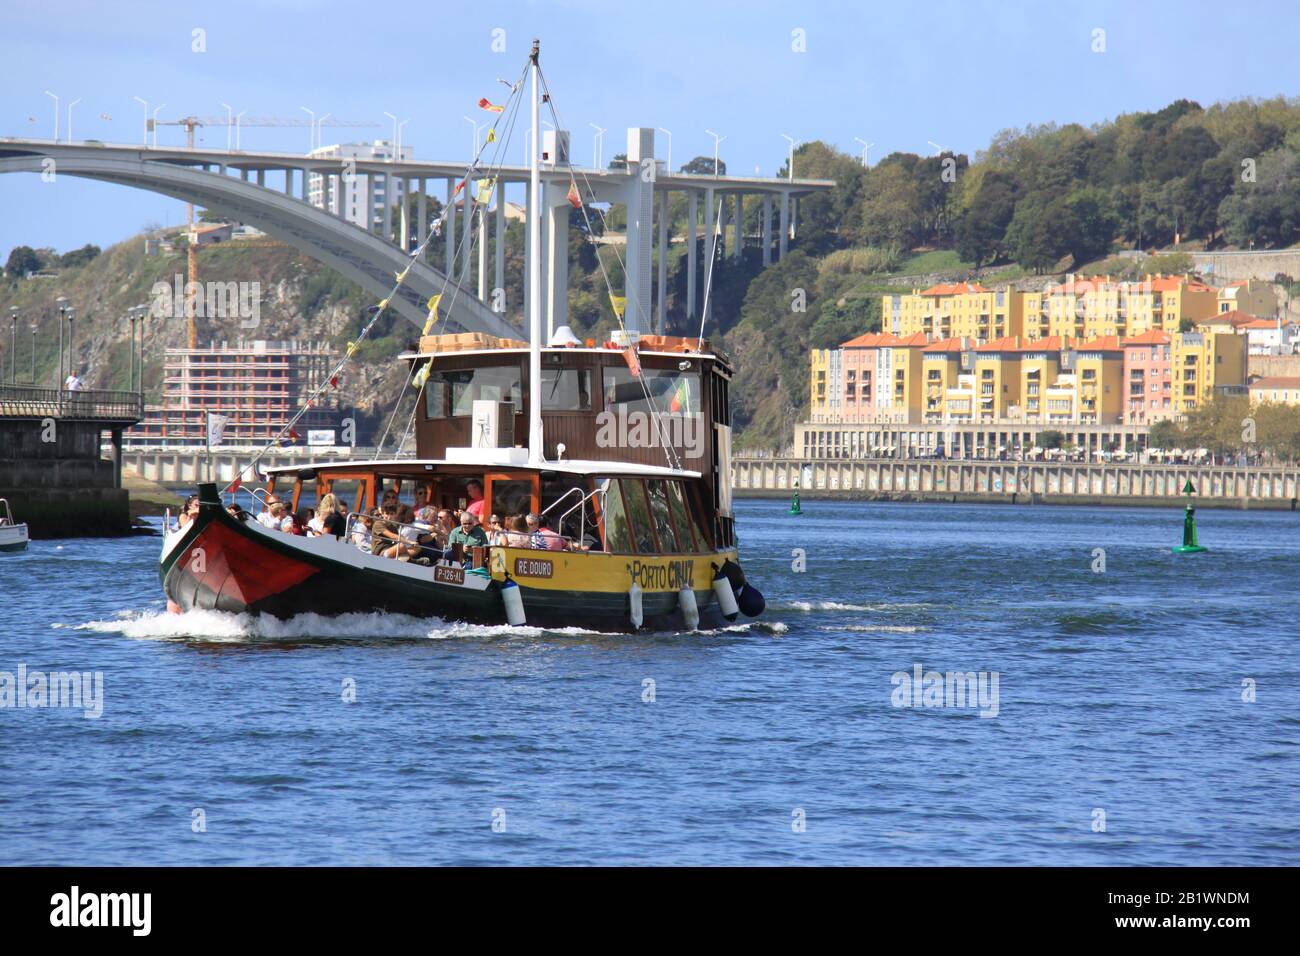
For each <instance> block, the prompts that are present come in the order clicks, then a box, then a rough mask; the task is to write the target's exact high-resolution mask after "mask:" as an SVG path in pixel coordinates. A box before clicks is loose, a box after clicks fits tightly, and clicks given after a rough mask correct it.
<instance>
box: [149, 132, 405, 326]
mask: <svg viewBox="0 0 1300 956" xmlns="http://www.w3.org/2000/svg"><path fill="white" fill-rule="evenodd" d="M378 125H380V124H379V123H362V122H356V123H353V122H348V121H345V120H331V121H330V122H329V123H326V122H325V121H323V120H322V121H320V122H319V123H318V122H317V121H316V120H315V119H310V120H301V119H296V118H295V119H283V118H280V117H275V116H267V117H254V118H252V119H241V118H235V119H227V118H225V117H223V116H183V117H181V118H180V119H175V120H155V119H150V120H149V121H148V123H147V124H146V127H145V129H146V132H147V131H149V130H153V131H154V135H155V138H156V137H157V128H158V127H159V126H183V127H184V128H185V145H186V146H187V147H189V148H190V149H193V148H194V130H195V129H196V128H198V127H200V126H234V127H235V128H236V129H242V128H243V127H245V126H278V127H293V126H310V127H312V128H313V129H316V128H317V127H319V126H334V127H346V128H352V129H357V128H363V127H371V126H378ZM185 236H186V242H185V245H186V254H185V271H186V273H188V274H187V276H186V285H185V289H186V292H185V332H186V346H187V347H188V348H191V349H196V348H198V347H199V327H198V322H197V321H196V315H195V313H196V312H197V311H198V310H197V309H196V308H195V305H194V296H195V295H196V294H197V290H198V281H199V262H198V243H196V242H195V241H194V203H192V202H190V203H186V204H185ZM190 283H194V284H193V285H191V284H190Z"/></svg>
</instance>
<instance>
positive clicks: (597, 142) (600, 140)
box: [587, 123, 606, 169]
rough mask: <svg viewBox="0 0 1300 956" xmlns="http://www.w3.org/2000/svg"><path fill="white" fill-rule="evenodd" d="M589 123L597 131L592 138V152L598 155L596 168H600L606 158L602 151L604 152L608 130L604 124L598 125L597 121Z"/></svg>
mask: <svg viewBox="0 0 1300 956" xmlns="http://www.w3.org/2000/svg"><path fill="white" fill-rule="evenodd" d="M587 125H588V126H590V127H591V128H592V129H594V130H595V131H596V135H595V136H593V137H592V138H591V152H592V155H593V156H595V157H596V168H597V169H600V167H601V163H602V161H603V160H604V158H605V157H604V156H602V155H601V153H602V152H603V150H602V147H603V146H604V145H605V133H606V130H605V128H604V127H603V126H597V125H596V124H595V123H588V124H587Z"/></svg>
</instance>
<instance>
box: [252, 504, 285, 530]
mask: <svg viewBox="0 0 1300 956" xmlns="http://www.w3.org/2000/svg"><path fill="white" fill-rule="evenodd" d="M267 514H269V515H270V516H271V520H270V521H269V522H268V521H262V518H261V516H260V515H259V516H258V519H257V520H258V521H262V524H264V525H266V526H267V527H268V528H270V529H272V530H273V531H284V530H285V525H286V523H287V524H288V526H289V527H290V528H292V527H293V518H291V517H289V509H288V508H287V507H286V506H285V503H284V502H283V501H279V500H276V502H275V503H274V504H272V505H271V507H270V508H268V509H267Z"/></svg>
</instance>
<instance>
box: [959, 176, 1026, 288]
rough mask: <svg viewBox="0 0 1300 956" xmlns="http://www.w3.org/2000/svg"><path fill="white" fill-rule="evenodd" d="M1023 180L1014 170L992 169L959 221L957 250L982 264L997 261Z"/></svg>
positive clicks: (977, 266) (963, 255) (966, 258)
mask: <svg viewBox="0 0 1300 956" xmlns="http://www.w3.org/2000/svg"><path fill="white" fill-rule="evenodd" d="M1019 195H1020V184H1019V182H1018V181H1017V180H1016V178H1015V177H1014V176H1013V175H1012V174H1010V173H1004V172H1000V171H998V170H990V171H989V172H988V173H987V174H986V175H985V176H984V178H983V181H982V182H981V183H980V187H979V191H978V192H977V193H976V194H975V198H974V200H973V201H972V202H971V205H970V208H969V209H968V210H966V213H965V215H963V216H962V218H961V221H960V222H959V223H958V225H957V254H958V255H959V256H961V257H962V259H965V260H967V261H969V262H973V263H974V264H975V268H977V269H978V268H979V267H980V266H981V265H983V264H984V263H985V262H996V261H997V259H998V258H1000V256H1001V254H1002V251H1003V239H1004V237H1005V236H1006V234H1007V226H1009V225H1011V217H1012V216H1014V215H1015V211H1016V199H1017V198H1018V197H1019Z"/></svg>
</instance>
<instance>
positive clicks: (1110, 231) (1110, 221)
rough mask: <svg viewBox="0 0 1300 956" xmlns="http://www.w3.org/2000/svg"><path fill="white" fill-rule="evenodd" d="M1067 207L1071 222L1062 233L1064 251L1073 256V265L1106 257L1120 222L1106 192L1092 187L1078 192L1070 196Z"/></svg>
mask: <svg viewBox="0 0 1300 956" xmlns="http://www.w3.org/2000/svg"><path fill="white" fill-rule="evenodd" d="M1066 205H1067V207H1068V210H1069V216H1070V220H1071V221H1070V223H1069V227H1068V229H1067V230H1066V234H1065V248H1066V250H1067V251H1068V252H1069V253H1070V255H1071V256H1073V257H1074V264H1075V266H1076V267H1077V266H1081V265H1083V264H1084V263H1085V262H1091V261H1092V260H1093V259H1099V258H1101V257H1102V256H1104V255H1106V253H1108V252H1109V251H1110V244H1111V242H1113V241H1114V239H1115V232H1116V230H1117V228H1118V225H1119V223H1118V220H1117V219H1116V217H1115V214H1114V213H1113V212H1112V211H1111V208H1110V200H1109V199H1108V197H1107V196H1106V194H1105V192H1103V191H1102V190H1100V189H1096V188H1094V187H1087V188H1084V189H1080V190H1078V191H1077V192H1075V193H1074V194H1072V195H1071V196H1070V198H1069V200H1068V201H1067V204H1066Z"/></svg>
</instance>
